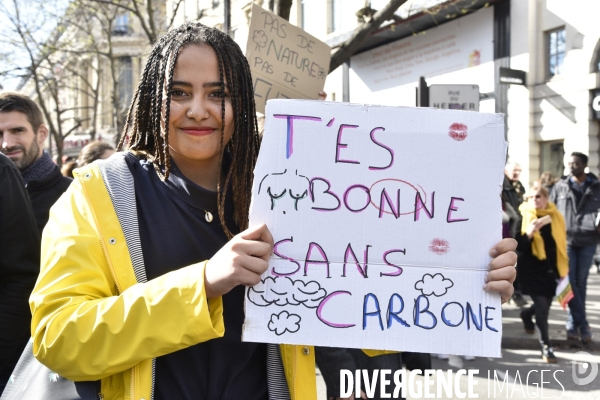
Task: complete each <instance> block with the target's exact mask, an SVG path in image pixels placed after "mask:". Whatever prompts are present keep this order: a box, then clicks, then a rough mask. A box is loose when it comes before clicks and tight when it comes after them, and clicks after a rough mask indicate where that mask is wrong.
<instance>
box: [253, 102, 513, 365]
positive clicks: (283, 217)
mask: <svg viewBox="0 0 600 400" xmlns="http://www.w3.org/2000/svg"><path fill="white" fill-rule="evenodd" d="M506 146H507V144H506V142H505V141H504V119H503V116H502V115H501V114H483V113H477V112H467V111H457V110H435V109H428V108H408V107H407V108H404V107H382V106H364V105H354V104H346V103H334V102H320V101H307V100H273V101H270V102H269V104H268V106H267V114H266V125H265V135H264V138H263V142H262V145H261V150H260V155H259V158H258V163H257V165H256V169H255V171H254V186H253V189H252V195H253V198H252V206H251V211H250V224H251V225H254V224H258V223H266V224H267V226H268V227H269V229H270V230H271V232H272V233H273V237H274V239H275V247H274V255H273V256H272V257H271V259H270V261H269V268H268V270H267V271H266V273H265V274H264V275H263V277H262V281H261V283H259V284H258V285H256V286H254V287H252V288H249V289H248V290H247V293H246V301H245V307H246V321H245V324H244V331H243V340H245V341H256V342H267V343H289V344H305V345H320V346H331V347H351V348H368V349H386V350H406V351H415V352H431V353H447V354H460V355H474V356H489V357H499V356H500V340H501V336H502V313H501V308H500V296H499V295H498V294H497V293H488V292H485V291H484V290H483V285H484V277H485V275H486V273H487V266H488V264H489V262H490V261H491V258H490V257H489V255H488V252H489V249H490V248H491V247H492V246H493V245H494V244H495V243H496V242H498V241H499V240H500V239H501V200H500V192H501V185H502V179H503V170H504V161H505V154H506Z"/></svg>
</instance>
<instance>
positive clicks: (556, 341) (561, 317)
mask: <svg viewBox="0 0 600 400" xmlns="http://www.w3.org/2000/svg"><path fill="white" fill-rule="evenodd" d="M523 297H524V298H525V299H526V300H527V302H528V305H527V306H525V307H529V306H530V305H532V304H533V301H531V299H530V298H529V296H523ZM586 311H587V319H588V322H589V323H590V326H591V328H592V333H593V334H594V339H593V341H592V343H590V344H588V345H583V344H582V343H581V342H580V341H578V340H567V332H566V329H565V320H566V319H567V311H565V310H563V309H562V307H561V306H560V305H559V304H558V302H557V301H556V299H555V300H554V301H553V302H552V307H551V309H550V315H549V317H548V323H549V325H550V329H549V330H550V341H551V342H552V346H553V347H554V348H555V349H571V348H573V349H576V348H579V349H582V350H584V351H588V352H592V351H600V273H598V270H597V269H596V266H592V267H591V268H590V275H589V278H588V283H587V300H586ZM520 312H521V308H519V307H518V306H516V305H515V304H513V303H512V302H511V303H510V304H509V303H506V304H504V305H503V306H502V347H503V348H505V349H530V350H539V349H540V344H539V341H538V337H539V335H538V332H537V328H536V332H535V334H533V335H530V334H527V333H526V332H525V329H524V328H523V322H522V321H521V318H520V317H519V313H520Z"/></svg>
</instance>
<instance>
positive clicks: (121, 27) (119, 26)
mask: <svg viewBox="0 0 600 400" xmlns="http://www.w3.org/2000/svg"><path fill="white" fill-rule="evenodd" d="M112 33H113V35H116V36H123V35H127V34H128V33H129V14H128V13H122V14H119V15H117V16H116V18H115V21H114V22H113V29H112Z"/></svg>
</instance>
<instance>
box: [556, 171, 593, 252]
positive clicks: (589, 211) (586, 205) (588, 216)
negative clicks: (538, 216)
mask: <svg viewBox="0 0 600 400" xmlns="http://www.w3.org/2000/svg"><path fill="white" fill-rule="evenodd" d="M588 176H589V177H591V179H592V184H591V185H590V186H589V187H588V188H587V189H586V191H585V193H584V194H583V197H582V198H581V202H580V203H579V204H577V199H576V197H575V194H574V193H573V191H572V190H571V186H570V185H569V179H570V178H571V175H569V176H567V177H566V178H563V179H561V180H560V181H558V182H556V184H555V185H554V189H553V190H552V193H551V194H550V201H551V202H553V203H554V204H556V207H557V208H558V210H559V211H560V212H561V213H562V215H563V216H564V217H565V224H566V227H567V242H568V244H569V245H571V246H574V247H583V246H595V245H597V244H598V242H599V240H600V234H599V233H598V230H597V226H598V223H597V219H598V210H600V181H599V180H598V178H596V176H595V175H593V174H588Z"/></svg>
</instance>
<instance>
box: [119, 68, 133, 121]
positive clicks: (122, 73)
mask: <svg viewBox="0 0 600 400" xmlns="http://www.w3.org/2000/svg"><path fill="white" fill-rule="evenodd" d="M117 71H119V79H118V81H119V112H121V113H124V112H127V110H128V109H129V103H131V98H132V96H133V65H132V60H131V57H129V56H125V57H119V58H118V69H117Z"/></svg>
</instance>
